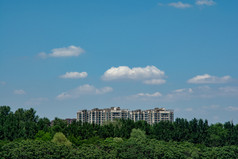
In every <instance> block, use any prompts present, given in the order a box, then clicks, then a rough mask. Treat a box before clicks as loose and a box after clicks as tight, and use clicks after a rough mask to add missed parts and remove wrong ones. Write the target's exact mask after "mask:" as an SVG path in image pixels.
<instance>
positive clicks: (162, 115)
mask: <svg viewBox="0 0 238 159" xmlns="http://www.w3.org/2000/svg"><path fill="white" fill-rule="evenodd" d="M115 119H131V120H133V121H139V120H144V121H146V122H147V123H149V124H154V123H158V122H159V121H174V111H173V110H166V109H165V108H154V109H149V110H140V109H138V110H133V111H129V110H128V109H120V107H111V108H106V109H98V108H94V109H92V110H80V111H78V112H77V120H78V121H82V122H88V123H95V124H100V125H102V124H103V123H105V122H107V121H113V120H115Z"/></svg>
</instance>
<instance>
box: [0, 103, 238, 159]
mask: <svg viewBox="0 0 238 159" xmlns="http://www.w3.org/2000/svg"><path fill="white" fill-rule="evenodd" d="M59 132H60V133H59ZM1 156H3V158H34V156H35V158H237V156H238V124H237V125H233V123H230V122H226V123H224V124H221V123H217V124H211V125H209V124H208V121H207V120H205V121H204V120H202V119H199V120H198V119H193V120H191V121H187V120H186V119H179V118H177V119H176V120H175V121H174V122H165V121H161V122H159V123H156V124H154V125H149V124H147V123H146V122H145V121H138V122H134V121H132V120H116V121H114V122H107V123H105V124H104V125H102V126H100V125H96V124H89V123H81V122H80V121H79V122H77V121H74V122H73V123H72V124H69V125H68V124H67V122H66V121H65V120H62V119H59V118H55V120H54V124H53V125H52V126H51V123H50V120H49V119H47V118H39V117H38V116H37V115H36V111H35V110H34V109H32V108H31V109H28V110H24V109H18V110H16V111H15V112H12V111H11V109H10V107H9V106H0V158H1ZM29 156H30V157H29ZM40 156H42V157H40Z"/></svg>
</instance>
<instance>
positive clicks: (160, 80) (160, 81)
mask: <svg viewBox="0 0 238 159" xmlns="http://www.w3.org/2000/svg"><path fill="white" fill-rule="evenodd" d="M143 83H145V84H151V85H159V84H164V83H166V80H164V79H151V80H145V81H144V82H143Z"/></svg>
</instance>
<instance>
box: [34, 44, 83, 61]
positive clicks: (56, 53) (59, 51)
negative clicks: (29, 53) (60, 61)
mask: <svg viewBox="0 0 238 159" xmlns="http://www.w3.org/2000/svg"><path fill="white" fill-rule="evenodd" d="M82 53H84V50H83V49H82V48H81V47H79V46H74V45H71V46H69V47H64V48H55V49H52V50H51V53H49V54H46V53H45V52H41V53H39V54H38V56H39V57H41V58H47V57H72V56H79V55H80V54H82Z"/></svg>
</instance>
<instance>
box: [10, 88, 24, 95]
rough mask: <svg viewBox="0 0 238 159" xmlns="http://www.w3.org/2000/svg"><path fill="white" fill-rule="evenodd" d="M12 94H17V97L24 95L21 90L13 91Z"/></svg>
mask: <svg viewBox="0 0 238 159" xmlns="http://www.w3.org/2000/svg"><path fill="white" fill-rule="evenodd" d="M13 93H14V94H17V95H24V94H26V92H25V91H24V90H22V89H16V90H14V91H13Z"/></svg>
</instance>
